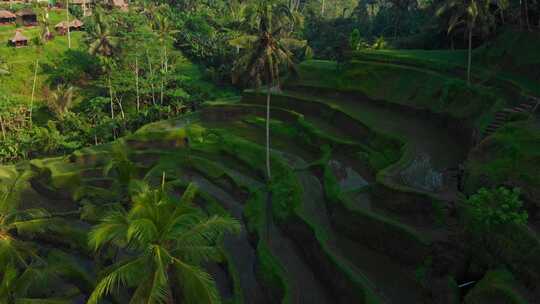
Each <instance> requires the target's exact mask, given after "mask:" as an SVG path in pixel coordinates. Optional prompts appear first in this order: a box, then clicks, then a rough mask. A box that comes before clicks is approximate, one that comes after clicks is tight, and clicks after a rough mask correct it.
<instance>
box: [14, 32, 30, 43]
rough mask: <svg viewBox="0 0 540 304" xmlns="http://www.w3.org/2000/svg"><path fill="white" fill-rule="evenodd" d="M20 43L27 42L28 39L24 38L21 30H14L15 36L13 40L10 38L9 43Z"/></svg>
mask: <svg viewBox="0 0 540 304" xmlns="http://www.w3.org/2000/svg"><path fill="white" fill-rule="evenodd" d="M21 41H28V38H26V37H25V36H24V35H23V34H22V33H21V30H16V31H15V36H13V38H11V42H13V43H15V42H21Z"/></svg>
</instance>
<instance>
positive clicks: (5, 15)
mask: <svg viewBox="0 0 540 304" xmlns="http://www.w3.org/2000/svg"><path fill="white" fill-rule="evenodd" d="M16 17H17V16H15V14H13V13H12V12H10V11H6V10H0V18H1V19H11V18H16Z"/></svg>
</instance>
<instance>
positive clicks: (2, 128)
mask: <svg viewBox="0 0 540 304" xmlns="http://www.w3.org/2000/svg"><path fill="white" fill-rule="evenodd" d="M0 129H1V130H2V139H4V141H5V140H6V127H4V119H3V118H2V115H0Z"/></svg>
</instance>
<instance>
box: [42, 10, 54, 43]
mask: <svg viewBox="0 0 540 304" xmlns="http://www.w3.org/2000/svg"><path fill="white" fill-rule="evenodd" d="M39 25H40V32H41V37H40V38H41V40H42V41H43V43H45V42H47V41H48V40H50V39H51V38H52V34H51V30H50V26H51V21H50V19H49V9H48V8H46V9H43V10H42V12H41V22H40V24H39Z"/></svg>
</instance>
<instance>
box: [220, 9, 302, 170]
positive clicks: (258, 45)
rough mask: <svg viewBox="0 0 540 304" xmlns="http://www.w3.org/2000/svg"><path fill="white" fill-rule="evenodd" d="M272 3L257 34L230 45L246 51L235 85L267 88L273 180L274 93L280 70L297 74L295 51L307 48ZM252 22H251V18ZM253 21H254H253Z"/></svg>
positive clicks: (259, 15)
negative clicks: (272, 110) (294, 36)
mask: <svg viewBox="0 0 540 304" xmlns="http://www.w3.org/2000/svg"><path fill="white" fill-rule="evenodd" d="M278 8H279V6H277V5H274V4H273V3H272V2H271V1H268V0H264V1H261V3H260V4H259V5H258V7H257V10H256V18H255V20H256V22H255V25H256V28H255V33H254V34H250V33H248V34H245V35H242V36H240V37H238V38H236V39H233V40H231V41H230V44H231V45H233V46H235V47H237V48H239V49H243V54H241V56H240V57H239V58H238V59H237V60H236V62H235V64H234V68H233V82H234V83H239V82H241V81H243V82H244V83H247V84H250V85H254V86H255V87H257V88H259V87H260V86H261V85H262V84H263V83H264V84H266V86H267V88H266V173H267V178H268V179H269V180H270V179H271V170H270V98H271V89H272V88H273V87H275V86H277V87H278V88H279V79H280V69H281V68H282V67H283V66H285V67H287V68H288V69H289V70H292V71H294V70H295V65H294V61H293V57H294V54H293V52H292V51H291V50H292V49H293V48H302V47H306V46H307V43H306V42H305V41H300V40H296V39H293V38H291V37H290V36H289V32H287V31H286V30H285V29H287V28H288V26H287V25H286V24H285V22H287V21H290V22H294V21H293V20H292V19H291V18H288V17H287V15H286V14H283V12H284V10H282V9H278ZM248 19H249V18H248ZM251 20H253V19H251Z"/></svg>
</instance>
